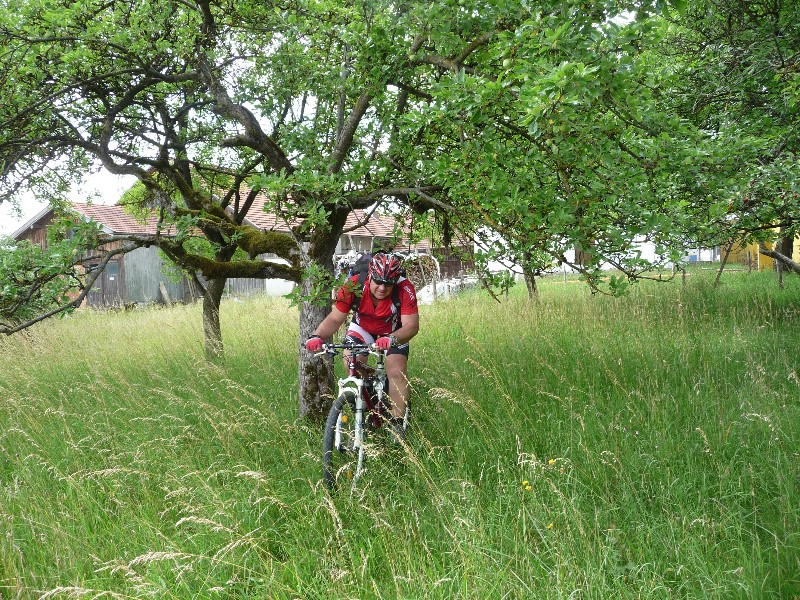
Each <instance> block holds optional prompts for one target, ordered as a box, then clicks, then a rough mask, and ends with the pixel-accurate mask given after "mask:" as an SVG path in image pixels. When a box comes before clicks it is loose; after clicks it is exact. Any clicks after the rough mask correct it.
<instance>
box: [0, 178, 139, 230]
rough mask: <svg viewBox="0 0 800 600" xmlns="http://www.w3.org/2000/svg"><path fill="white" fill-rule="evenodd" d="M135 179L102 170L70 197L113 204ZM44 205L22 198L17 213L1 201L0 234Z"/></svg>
mask: <svg viewBox="0 0 800 600" xmlns="http://www.w3.org/2000/svg"><path fill="white" fill-rule="evenodd" d="M135 181H136V180H135V179H134V178H133V177H118V176H116V175H111V174H110V173H109V172H108V171H105V170H103V171H100V172H99V173H97V174H95V175H90V176H89V178H88V180H87V182H86V184H85V185H84V186H82V187H81V188H79V189H76V190H75V191H74V192H73V194H72V199H73V200H75V201H76V202H86V201H87V200H88V199H89V198H91V199H92V202H94V203H95V204H115V203H116V202H117V200H119V197H120V196H121V195H122V193H123V192H124V191H125V190H127V189H128V188H129V187H130V186H132V185H133V183H134V182H135ZM46 206H47V204H46V203H44V202H37V201H36V199H35V198H28V199H24V200H22V201H21V203H20V207H19V208H20V210H21V212H22V214H21V215H19V214H17V213H16V211H15V210H14V209H13V208H12V206H11V204H10V203H8V202H3V203H2V204H0V235H11V234H12V233H14V232H15V231H17V229H19V228H20V227H22V226H23V225H24V224H25V223H26V222H27V221H29V220H30V219H32V218H33V217H35V216H36V215H37V214H38V213H39V212H40V211H41V210H43V209H44V208H45V207H46Z"/></svg>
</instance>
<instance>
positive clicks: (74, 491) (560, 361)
mask: <svg viewBox="0 0 800 600" xmlns="http://www.w3.org/2000/svg"><path fill="white" fill-rule="evenodd" d="M722 281H723V286H722V287H721V288H720V289H718V290H712V286H711V278H710V277H708V276H704V273H703V272H701V271H697V272H695V273H693V274H692V276H691V277H689V279H688V281H687V284H686V286H685V287H683V286H682V285H681V284H680V282H675V283H671V284H662V285H655V284H642V285H639V286H636V287H635V288H634V289H633V290H632V292H631V294H630V295H629V296H628V297H625V298H616V299H615V298H606V297H592V296H590V294H588V292H587V291H586V289H585V288H584V287H583V286H581V285H579V284H574V283H568V284H564V283H562V282H561V281H560V280H545V281H544V282H543V283H542V285H541V286H540V290H541V297H540V300H539V301H538V302H536V303H529V302H528V301H527V299H526V298H525V297H524V294H523V293H522V290H519V291H517V292H515V293H513V294H512V295H511V296H510V297H509V298H507V299H504V300H503V302H501V303H496V302H494V301H493V300H491V299H488V298H487V297H485V296H482V295H480V294H469V295H464V296H461V297H457V298H454V299H452V300H450V301H448V302H441V303H438V304H435V305H432V306H425V307H422V314H421V319H422V331H421V333H420V334H419V336H418V337H417V338H416V339H415V340H414V342H413V344H412V356H411V363H410V365H411V369H410V370H411V376H412V378H413V384H414V391H413V400H412V402H413V411H414V421H413V425H412V430H411V435H410V437H409V444H408V447H407V448H396V447H391V446H390V445H389V446H387V445H378V446H376V452H377V453H378V454H379V455H378V456H377V457H376V458H375V459H374V460H371V461H370V462H369V464H368V471H367V473H366V474H365V475H364V477H363V478H362V480H361V481H360V482H359V487H358V489H357V490H356V491H355V492H353V493H350V492H347V491H342V492H339V493H337V494H334V495H329V494H328V493H327V492H326V491H325V489H324V488H323V487H322V486H321V485H320V481H319V480H320V466H319V455H320V446H321V430H320V429H321V428H320V426H319V425H316V424H313V423H306V422H303V421H301V420H299V419H298V418H297V382H296V380H297V363H296V348H297V339H296V338H297V325H296V319H297V313H296V311H295V310H294V309H292V308H289V307H288V305H287V304H286V303H285V302H284V301H283V300H275V299H264V298H262V299H252V300H248V301H245V302H233V301H230V302H227V303H226V304H225V305H224V306H223V336H224V339H225V341H226V352H227V361H226V366H225V367H224V368H220V367H214V366H209V365H208V364H206V363H205V362H204V361H203V358H202V356H203V348H202V332H201V330H200V314H199V308H198V307H193V306H191V307H174V308H171V309H168V310H158V309H152V310H137V311H130V312H122V313H93V312H83V313H81V314H78V315H75V316H73V317H70V318H68V319H63V320H60V321H55V322H51V323H46V324H43V325H41V326H40V327H38V328H36V329H34V330H32V331H31V332H29V333H28V334H26V335H24V336H18V337H14V338H11V339H4V340H2V341H0V358H1V359H2V369H1V370H0V397H1V398H2V400H0V586H1V587H0V597H4V598H35V597H64V598H72V597H80V598H86V597H88V598H93V597H98V598H99V597H104V598H105V597H112V598H145V597H158V598H264V597H270V598H394V597H401V598H776V599H778V598H797V597H800V527H799V526H800V506H798V498H800V468H798V464H799V461H798V459H799V458H800V443H799V442H798V439H800V435H798V434H800V425H799V424H800V358H798V352H797V348H798V346H799V345H800V344H798V342H800V329H798V327H799V326H800V279H798V278H789V279H787V287H786V289H785V290H783V291H779V290H778V289H777V288H776V286H775V283H774V278H773V277H770V276H769V274H756V273H753V274H744V273H738V274H737V273H729V274H726V275H725V276H724V277H723V280H722Z"/></svg>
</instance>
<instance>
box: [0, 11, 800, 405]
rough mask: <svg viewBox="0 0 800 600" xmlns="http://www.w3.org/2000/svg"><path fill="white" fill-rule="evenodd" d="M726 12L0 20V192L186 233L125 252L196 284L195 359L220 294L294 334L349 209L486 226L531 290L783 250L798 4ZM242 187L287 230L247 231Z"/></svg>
mask: <svg viewBox="0 0 800 600" xmlns="http://www.w3.org/2000/svg"><path fill="white" fill-rule="evenodd" d="M737 7H738V5H735V6H734V5H733V4H730V5H729V3H726V2H701V3H696V4H693V5H692V7H689V8H687V7H685V6H684V3H683V2H677V1H673V2H660V1H657V2H652V3H651V2H612V1H610V0H608V1H595V2H578V1H568V2H554V1H552V2H550V1H544V2H536V3H531V2H523V3H519V2H494V3H489V4H487V3H477V2H472V1H470V0H448V1H445V2H436V3H422V2H401V3H395V2H381V1H370V2H366V1H365V2H350V3H340V2H332V1H329V0H316V1H307V0H300V1H297V0H290V1H288V2H281V3H263V2H252V1H250V0H243V1H242V2H236V3H219V2H212V1H209V0H202V1H200V2H196V3H193V2H185V1H182V0H175V1H159V2H156V1H143V2H111V3H108V2H99V1H98V0H84V1H82V2H73V1H68V0H63V1H60V2H56V3H55V4H54V3H52V2H50V1H48V2H44V1H43V0H5V1H4V2H3V3H2V4H0V32H2V41H0V85H2V88H3V92H4V97H5V98H6V100H7V101H4V103H2V104H1V105H0V123H2V128H0V131H1V132H2V133H0V197H2V198H13V197H19V194H21V193H33V194H36V195H37V196H38V197H43V198H50V199H53V200H54V201H57V200H58V199H59V198H61V199H63V198H64V197H65V191H66V189H67V187H68V185H69V183H70V182H71V181H73V180H75V179H79V178H81V177H82V176H83V175H84V173H85V171H86V170H87V169H90V168H96V167H98V166H101V167H102V168H105V169H107V170H108V171H110V172H112V173H116V174H126V175H134V176H136V177H137V178H138V179H139V181H140V182H141V184H142V186H143V187H142V190H143V191H142V193H140V194H138V195H137V196H136V200H135V201H136V202H137V203H138V204H139V205H140V206H141V207H142V208H147V209H150V210H154V211H156V213H157V214H158V215H159V216H160V218H161V219H162V221H163V223H164V226H165V227H166V225H167V224H171V225H173V226H174V227H177V230H178V232H179V235H178V236H177V237H171V236H167V235H165V234H163V233H160V234H157V235H154V236H124V237H123V238H121V239H120V240H119V241H121V242H124V244H125V245H124V246H123V250H122V251H125V249H133V248H136V247H139V246H142V245H156V246H158V247H160V248H161V249H162V250H163V251H164V252H165V253H166V254H167V255H168V256H169V257H170V258H171V259H172V260H173V261H174V262H175V263H176V264H177V265H178V266H180V267H182V268H183V269H185V270H186V271H187V272H189V273H190V274H192V276H194V277H195V279H196V281H197V282H198V284H199V285H201V286H202V288H203V290H204V324H205V332H206V342H207V350H208V353H209V356H220V355H221V354H222V339H221V332H220V328H219V307H220V298H221V295H222V291H223V289H224V285H225V281H226V280H227V278H230V277H262V278H271V277H280V278H284V279H289V280H292V281H296V282H298V283H300V297H301V298H302V301H301V314H300V338H301V339H304V337H305V336H307V335H308V334H309V333H310V332H311V331H312V330H313V329H314V327H315V326H316V324H317V323H318V322H319V321H320V320H321V319H322V317H323V316H324V314H325V313H326V312H327V308H328V306H327V305H326V303H325V301H324V300H325V299H326V298H327V296H326V295H325V294H324V293H323V294H322V295H321V296H320V294H319V293H318V291H319V290H323V291H327V288H329V286H330V283H331V281H332V279H331V270H332V261H331V257H332V254H333V252H334V249H335V247H336V243H337V241H338V239H339V237H340V235H341V233H342V229H343V226H344V222H345V219H346V217H347V214H348V213H349V212H351V211H352V210H353V209H355V208H366V207H371V206H373V205H375V204H376V203H382V202H392V203H394V204H395V205H398V206H403V207H405V209H406V210H408V211H413V212H416V213H419V214H426V213H427V211H435V212H436V213H437V215H438V217H437V218H438V219H440V221H441V222H442V223H443V224H444V225H443V228H444V229H445V230H446V231H447V230H450V229H456V230H460V231H461V232H463V233H466V234H467V235H483V234H484V233H485V232H487V231H488V232H491V235H489V236H488V237H487V238H486V239H490V240H493V241H496V240H498V239H500V240H504V242H503V243H502V244H497V243H492V244H491V245H492V246H493V251H494V252H495V253H507V254H509V255H510V257H511V258H512V259H514V260H516V261H518V262H521V263H523V267H525V268H527V269H528V271H529V272H530V273H535V272H536V270H537V269H538V268H539V266H541V264H544V263H548V262H551V261H561V262H563V261H567V256H566V250H567V249H568V248H577V249H578V250H581V251H583V252H581V253H580V256H581V259H580V260H579V261H574V262H575V266H576V267H578V268H580V269H581V270H582V271H584V272H585V273H586V275H587V278H588V280H589V281H590V283H592V285H595V286H598V285H600V282H599V279H598V278H597V268H598V267H599V265H600V264H601V263H603V262H607V263H611V264H614V265H616V266H618V267H619V268H620V270H621V272H622V273H624V274H627V275H628V276H632V277H640V276H643V275H644V274H645V273H646V270H647V269H649V268H651V267H652V265H650V264H648V263H646V262H645V261H643V260H642V259H641V258H640V257H639V256H637V254H636V251H635V245H634V243H635V242H636V241H640V240H642V239H645V238H646V239H650V240H652V241H654V242H655V243H656V244H657V246H658V248H659V250H660V251H661V253H662V256H663V257H664V260H665V261H666V260H671V259H675V258H676V257H677V256H678V255H679V253H680V249H681V245H682V244H683V243H685V242H686V241H687V240H690V239H693V240H697V239H702V240H707V241H715V240H719V239H723V238H724V239H730V238H731V236H732V235H734V233H733V232H732V229H735V230H736V234H737V235H742V234H746V235H758V236H761V238H762V239H763V238H765V237H766V236H767V235H770V234H768V233H765V232H769V231H771V230H772V229H773V228H775V227H778V228H783V231H784V233H785V234H788V233H790V232H791V230H792V228H793V227H794V228H795V229H794V230H796V225H797V221H798V218H797V206H798V204H797V200H796V197H797V196H796V192H797V189H796V188H797V183H796V174H795V171H796V167H795V164H794V163H795V161H794V157H795V156H796V151H797V148H796V138H797V95H798V85H797V77H796V73H797V68H796V67H797V56H798V44H797V35H796V34H797V26H796V25H795V24H794V22H793V20H792V15H793V14H796V13H792V11H793V10H795V8H796V3H795V2H786V3H781V2H778V3H774V2H773V3H769V4H767V3H764V4H763V6H762V4H761V3H758V2H756V3H750V4H749V5H748V7H749V8H746V9H743V8H737ZM770 11H771V12H770ZM723 76H724V77H723ZM721 84H724V85H721ZM258 192H265V193H266V194H267V196H268V197H269V199H270V202H269V204H268V206H267V209H268V210H270V211H273V212H275V213H276V214H277V215H279V216H280V217H283V218H285V219H286V222H287V223H292V224H293V225H294V226H293V228H292V229H291V233H288V234H286V233H276V232H263V231H258V230H254V229H253V228H251V227H246V226H245V225H244V223H245V221H244V220H245V217H246V216H247V215H248V213H249V212H250V211H252V210H261V207H260V206H258V207H256V206H254V202H255V199H256V194H257V193H258ZM757 196H758V197H760V198H761V197H763V198H764V199H765V201H764V202H761V201H759V202H757V203H755V204H754V203H753V202H751V199H752V198H755V197H757ZM745 199H746V200H747V201H746V202H745ZM740 204H741V206H740ZM745 204H746V206H745ZM756 207H757V208H756ZM198 236H200V237H201V238H202V240H203V244H198V243H197V239H198ZM92 239H94V238H91V237H90V238H88V239H87V243H88V242H90V241H91V240H92ZM95 241H97V240H96V239H95ZM80 243H82V242H80ZM80 243H78V242H76V244H78V246H80ZM765 251H771V250H768V249H766V247H765ZM266 252H271V253H274V254H276V255H277V256H280V257H282V258H284V259H286V261H287V263H288V265H277V264H275V263H264V262H263V261H261V260H258V259H257V258H256V257H257V256H258V255H260V254H263V253H266ZM17 256H18V257H21V256H22V254H19V255H17ZM72 258H73V259H74V260H73V261H72V263H70V264H69V265H66V264H62V263H59V264H61V265H62V271H64V272H67V270H68V269H69V268H73V267H74V264H75V263H76V262H79V261H80V258H79V257H72ZM68 262H69V261H68ZM76 277H80V275H76ZM51 281H52V279H51ZM622 284H623V279H622V278H621V277H620V278H614V279H612V280H611V285H612V288H614V289H617V288H619V287H620V286H621V285H622ZM13 285H14V286H16V287H15V289H16V290H19V289H22V288H24V287H25V285H28V284H24V283H20V282H17V283H15V284H13ZM27 289H37V288H35V286H34V287H30V286H29V287H28V288H27ZM38 289H40V290H44V288H43V287H40V288H38ZM15 293H16V292H15ZM17 296H18V297H25V292H22V293H21V295H20V294H17ZM320 297H322V299H323V301H322V302H319V300H320ZM42 298H44V297H42ZM58 298H60V296H59V295H58V294H55V295H54V294H50V296H47V299H48V300H56V299H58ZM20 315H22V313H18V316H20ZM300 382H301V385H300V397H301V412H302V413H303V414H319V413H321V412H323V411H324V408H325V405H326V403H327V401H328V400H326V398H327V395H328V394H329V393H330V390H331V384H332V372H331V370H330V365H329V364H327V363H324V364H322V363H319V362H318V361H312V360H310V358H309V357H308V356H305V355H304V354H302V353H301V356H300Z"/></svg>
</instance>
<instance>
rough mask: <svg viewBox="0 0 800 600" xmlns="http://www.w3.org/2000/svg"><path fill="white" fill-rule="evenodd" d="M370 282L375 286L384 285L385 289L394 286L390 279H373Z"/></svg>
mask: <svg viewBox="0 0 800 600" xmlns="http://www.w3.org/2000/svg"><path fill="white" fill-rule="evenodd" d="M372 281H374V282H375V285H385V286H387V287H388V286H390V285H394V284H395V282H394V281H393V280H392V279H373V280H372Z"/></svg>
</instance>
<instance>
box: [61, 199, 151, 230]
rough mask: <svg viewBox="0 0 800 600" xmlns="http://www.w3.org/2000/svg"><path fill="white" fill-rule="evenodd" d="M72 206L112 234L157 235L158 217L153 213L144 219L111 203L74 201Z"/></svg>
mask: <svg viewBox="0 0 800 600" xmlns="http://www.w3.org/2000/svg"><path fill="white" fill-rule="evenodd" d="M72 208H73V209H74V210H75V211H76V212H77V213H78V214H80V215H81V216H83V217H85V218H87V219H90V220H92V221H95V222H96V223H99V224H100V225H102V226H103V227H104V228H105V229H107V230H108V233H112V234H125V233H130V234H142V235H155V234H156V225H157V224H158V218H157V217H156V216H155V215H153V216H151V217H149V218H148V219H147V220H145V221H142V220H141V219H137V218H135V217H132V216H131V215H129V214H128V213H126V212H125V210H124V208H123V207H122V206H119V205H116V204H115V205H109V204H83V203H81V202H73V203H72Z"/></svg>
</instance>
